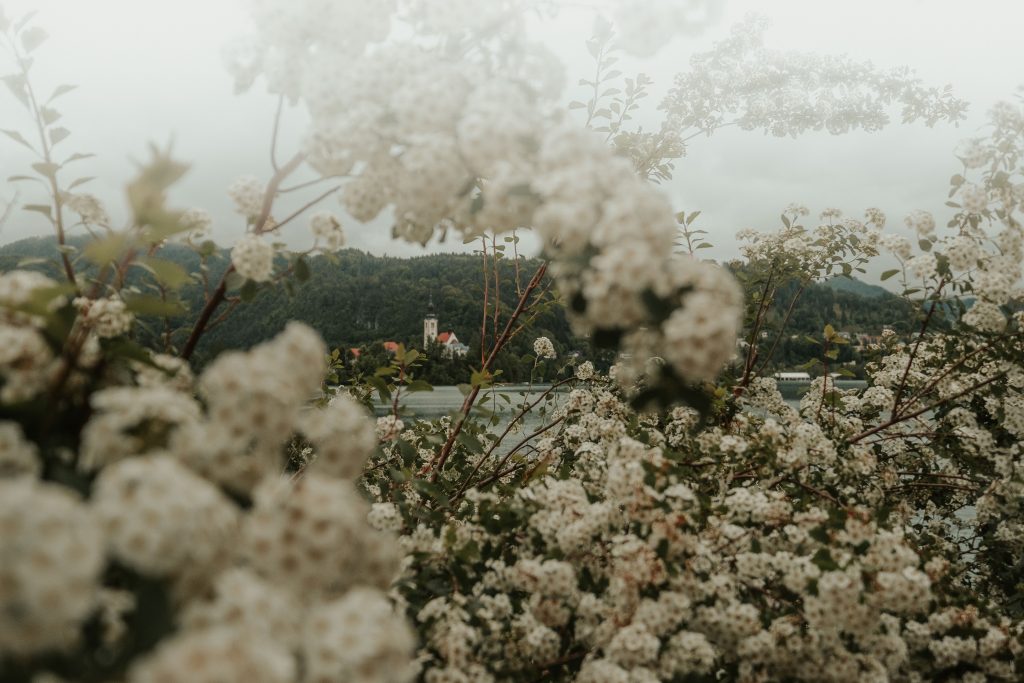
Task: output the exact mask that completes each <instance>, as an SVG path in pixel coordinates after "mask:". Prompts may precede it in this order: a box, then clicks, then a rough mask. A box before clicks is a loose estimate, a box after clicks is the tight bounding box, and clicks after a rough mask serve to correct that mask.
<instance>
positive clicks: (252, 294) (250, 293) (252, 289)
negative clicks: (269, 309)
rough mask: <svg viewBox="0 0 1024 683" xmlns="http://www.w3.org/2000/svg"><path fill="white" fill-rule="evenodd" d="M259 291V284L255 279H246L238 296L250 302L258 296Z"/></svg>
mask: <svg viewBox="0 0 1024 683" xmlns="http://www.w3.org/2000/svg"><path fill="white" fill-rule="evenodd" d="M257 291H258V285H257V284H256V282H255V280H246V281H245V284H243V285H242V288H241V289H239V290H238V296H240V297H241V298H242V301H245V302H249V301H252V300H253V299H254V298H256V292H257Z"/></svg>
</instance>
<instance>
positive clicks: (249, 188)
mask: <svg viewBox="0 0 1024 683" xmlns="http://www.w3.org/2000/svg"><path fill="white" fill-rule="evenodd" d="M264 192H265V188H264V186H263V183H262V182H260V181H259V180H258V179H257V178H255V177H253V176H244V177H242V178H239V179H238V180H236V181H235V182H233V183H232V184H231V186H230V187H228V196H229V197H231V199H232V201H234V202H235V209H236V210H237V211H238V213H240V214H242V215H243V216H245V218H246V219H247V220H249V221H252V220H255V219H256V218H257V217H258V216H259V215H260V212H261V211H262V210H263V195H264Z"/></svg>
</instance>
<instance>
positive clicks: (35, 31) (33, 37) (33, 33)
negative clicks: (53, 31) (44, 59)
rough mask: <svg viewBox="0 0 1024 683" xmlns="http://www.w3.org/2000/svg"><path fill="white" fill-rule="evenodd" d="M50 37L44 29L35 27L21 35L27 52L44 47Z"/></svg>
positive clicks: (22, 44) (22, 43)
mask: <svg viewBox="0 0 1024 683" xmlns="http://www.w3.org/2000/svg"><path fill="white" fill-rule="evenodd" d="M49 37H50V34H49V33H47V32H46V31H45V30H44V29H43V28H42V27H39V26H33V27H32V28H30V29H28V30H27V31H25V32H24V33H22V34H21V46H22V47H23V48H25V52H32V51H33V50H35V49H36V48H37V47H39V46H40V45H42V44H43V43H44V42H45V41H46V39H47V38H49Z"/></svg>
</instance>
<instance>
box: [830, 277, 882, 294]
mask: <svg viewBox="0 0 1024 683" xmlns="http://www.w3.org/2000/svg"><path fill="white" fill-rule="evenodd" d="M822 284H823V285H824V286H825V287H828V288H829V289H834V290H836V291H837V292H850V293H851V294H856V295H858V296H863V297H867V298H874V297H881V296H893V293H892V292H890V291H889V290H888V289H886V288H885V287H882V286H880V285H872V284H869V283H867V282H863V281H861V280H857V279H855V278H851V277H846V276H845V275H836V276H835V277H833V278H831V279H829V280H825V282H823V283H822Z"/></svg>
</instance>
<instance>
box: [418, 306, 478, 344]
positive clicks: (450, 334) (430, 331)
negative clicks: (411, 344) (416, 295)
mask: <svg viewBox="0 0 1024 683" xmlns="http://www.w3.org/2000/svg"><path fill="white" fill-rule="evenodd" d="M432 342H433V343H435V344H439V345H440V346H441V355H442V356H444V357H445V358H465V357H466V354H467V353H469V347H468V346H467V345H465V344H463V343H462V342H460V341H459V338H458V337H456V336H455V332H454V331H453V330H448V331H447V332H441V333H440V334H438V331H437V314H436V313H434V300H433V297H431V300H430V304H429V307H428V309H427V315H426V317H424V318H423V348H424V349H426V348H427V347H429V346H430V344H431V343H432Z"/></svg>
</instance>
